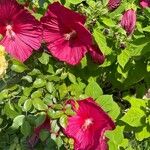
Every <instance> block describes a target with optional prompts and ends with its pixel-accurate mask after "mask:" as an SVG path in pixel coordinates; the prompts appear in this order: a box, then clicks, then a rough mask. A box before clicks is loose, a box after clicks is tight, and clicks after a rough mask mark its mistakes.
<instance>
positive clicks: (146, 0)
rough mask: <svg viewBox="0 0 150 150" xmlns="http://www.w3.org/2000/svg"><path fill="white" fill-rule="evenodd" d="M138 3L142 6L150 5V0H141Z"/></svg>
mask: <svg viewBox="0 0 150 150" xmlns="http://www.w3.org/2000/svg"><path fill="white" fill-rule="evenodd" d="M140 5H141V7H143V8H146V7H150V0H141V1H140Z"/></svg>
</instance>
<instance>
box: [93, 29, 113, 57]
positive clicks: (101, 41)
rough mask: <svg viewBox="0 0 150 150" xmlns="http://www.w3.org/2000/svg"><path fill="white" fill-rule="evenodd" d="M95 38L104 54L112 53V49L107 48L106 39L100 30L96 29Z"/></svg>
mask: <svg viewBox="0 0 150 150" xmlns="http://www.w3.org/2000/svg"><path fill="white" fill-rule="evenodd" d="M93 36H94V38H95V40H96V42H97V44H98V46H99V48H100V49H101V51H102V52H103V54H105V55H108V54H110V53H111V52H112V51H111V49H110V48H109V47H108V46H107V42H106V38H105V36H104V35H103V33H102V32H101V31H100V29H98V28H96V29H94V32H93Z"/></svg>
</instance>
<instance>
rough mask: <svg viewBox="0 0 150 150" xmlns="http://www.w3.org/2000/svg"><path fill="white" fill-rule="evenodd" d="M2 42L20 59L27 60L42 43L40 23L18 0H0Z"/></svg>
mask: <svg viewBox="0 0 150 150" xmlns="http://www.w3.org/2000/svg"><path fill="white" fill-rule="evenodd" d="M0 11H1V13H0V34H2V35H3V39H2V40H1V41H0V44H1V45H3V46H4V47H5V48H6V51H7V52H8V53H10V54H11V55H12V56H13V57H15V58H16V59H18V60H20V61H25V60H26V59H27V58H28V57H29V56H30V55H31V54H32V51H33V49H35V50H37V49H39V47H40V45H41V39H42V38H41V37H42V36H41V35H42V32H41V25H40V23H39V22H38V21H37V20H36V19H35V18H34V17H33V16H32V15H31V14H30V13H29V12H28V11H27V10H25V9H24V8H23V6H22V5H20V4H18V3H17V2H16V0H0Z"/></svg>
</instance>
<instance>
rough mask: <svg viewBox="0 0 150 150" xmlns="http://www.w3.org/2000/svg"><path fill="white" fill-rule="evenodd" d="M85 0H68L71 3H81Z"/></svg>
mask: <svg viewBox="0 0 150 150" xmlns="http://www.w3.org/2000/svg"><path fill="white" fill-rule="evenodd" d="M82 1H83V0H68V2H70V3H71V4H79V3H81V2H82Z"/></svg>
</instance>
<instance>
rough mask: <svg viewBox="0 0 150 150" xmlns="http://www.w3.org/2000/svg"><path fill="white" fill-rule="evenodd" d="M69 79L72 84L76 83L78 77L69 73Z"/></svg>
mask: <svg viewBox="0 0 150 150" xmlns="http://www.w3.org/2000/svg"><path fill="white" fill-rule="evenodd" d="M68 78H69V80H70V81H71V82H72V83H74V84H75V83H76V77H75V76H74V75H73V74H72V73H68Z"/></svg>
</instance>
